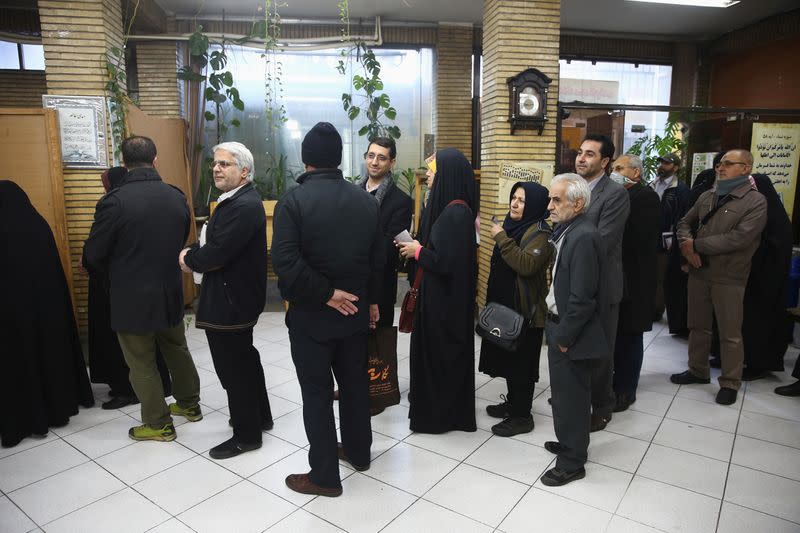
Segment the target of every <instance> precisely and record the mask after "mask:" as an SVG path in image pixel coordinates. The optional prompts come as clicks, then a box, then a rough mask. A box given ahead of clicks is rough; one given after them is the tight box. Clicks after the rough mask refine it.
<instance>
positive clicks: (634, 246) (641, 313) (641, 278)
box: [618, 183, 661, 335]
mask: <svg viewBox="0 0 800 533" xmlns="http://www.w3.org/2000/svg"><path fill="white" fill-rule="evenodd" d="M628 195H629V197H630V200H631V212H630V215H629V216H628V220H627V222H626V223H625V232H624V233H623V237H622V272H623V291H622V301H621V302H620V306H619V326H618V331H619V332H620V333H623V334H627V335H630V334H636V333H642V332H644V331H650V330H651V329H652V328H653V313H652V309H653V307H654V305H655V297H656V284H657V283H658V269H657V259H656V253H657V248H658V238H659V236H660V234H661V220H660V219H661V217H660V214H659V212H660V209H659V199H658V194H656V192H655V191H653V189H651V188H650V187H646V186H644V185H642V184H641V183H637V184H636V185H633V186H631V187H630V188H629V189H628Z"/></svg>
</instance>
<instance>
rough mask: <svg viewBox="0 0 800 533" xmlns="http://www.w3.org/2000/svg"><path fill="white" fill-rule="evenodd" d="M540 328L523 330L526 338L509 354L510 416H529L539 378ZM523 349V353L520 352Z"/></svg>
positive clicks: (542, 331)
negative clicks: (514, 351) (515, 350)
mask: <svg viewBox="0 0 800 533" xmlns="http://www.w3.org/2000/svg"><path fill="white" fill-rule="evenodd" d="M543 333H544V329H542V328H525V330H524V331H523V332H522V334H523V335H525V336H526V338H525V339H523V342H520V349H519V350H517V352H516V353H509V354H508V355H509V358H510V361H509V368H508V377H507V378H506V384H507V385H508V402H509V403H510V404H511V407H510V409H509V411H510V413H511V416H512V417H515V418H527V417H529V416H531V407H533V389H534V385H535V383H536V381H538V376H539V358H540V355H541V350H542V335H543ZM523 347H524V352H523V351H520V350H522V349H523Z"/></svg>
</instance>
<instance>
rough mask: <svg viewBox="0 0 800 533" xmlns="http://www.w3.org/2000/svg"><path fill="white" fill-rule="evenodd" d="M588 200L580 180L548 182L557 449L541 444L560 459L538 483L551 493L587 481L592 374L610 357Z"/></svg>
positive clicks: (598, 250)
mask: <svg viewBox="0 0 800 533" xmlns="http://www.w3.org/2000/svg"><path fill="white" fill-rule="evenodd" d="M590 200H591V192H590V190H589V187H588V186H587V184H586V182H585V181H584V179H583V178H581V177H580V176H578V175H577V174H561V175H559V176H556V177H555V178H553V182H552V184H551V186H550V205H549V206H548V209H549V210H550V218H551V220H552V221H553V222H555V223H557V224H558V226H556V229H555V230H554V231H553V235H552V237H551V241H552V242H553V244H554V245H555V247H556V259H555V263H554V266H553V283H552V285H551V286H550V292H549V293H548V295H547V298H545V303H546V304H547V322H546V323H545V332H546V334H547V357H548V361H549V363H550V388H551V390H552V393H553V397H552V405H553V425H554V428H555V433H556V438H558V442H555V441H550V442H546V443H545V445H544V447H545V448H546V449H547V450H548V451H550V452H552V453H555V454H557V455H558V459H557V460H556V466H555V468H552V469H550V470H548V471H547V472H545V473H544V475H542V483H544V484H545V485H548V486H560V485H565V484H567V483H569V482H571V481H575V480H576V479H581V478H583V477H584V476H585V475H586V471H585V470H584V467H583V465H584V464H585V463H586V459H587V450H588V447H589V428H590V424H591V415H590V410H591V399H592V372H593V370H594V369H595V367H596V366H597V365H598V364H601V363H602V362H604V361H606V360H608V359H610V355H611V354H610V351H609V348H608V341H607V339H606V335H605V331H604V327H603V320H604V318H605V316H606V315H605V314H606V313H607V312H608V305H609V304H608V296H607V290H608V289H607V285H606V283H605V277H604V274H605V267H606V254H605V249H604V247H603V245H602V243H601V238H600V232H599V231H597V229H596V228H595V226H594V224H592V222H591V220H590V219H589V217H588V216H587V215H586V214H585V213H586V210H587V208H588V207H589V204H590Z"/></svg>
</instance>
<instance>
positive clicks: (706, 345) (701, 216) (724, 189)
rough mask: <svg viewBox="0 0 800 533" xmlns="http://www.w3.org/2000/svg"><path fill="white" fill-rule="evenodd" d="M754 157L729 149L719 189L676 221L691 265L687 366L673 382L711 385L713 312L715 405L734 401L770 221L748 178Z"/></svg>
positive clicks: (681, 241) (699, 200)
mask: <svg viewBox="0 0 800 533" xmlns="http://www.w3.org/2000/svg"><path fill="white" fill-rule="evenodd" d="M752 169H753V155H752V154H751V153H750V152H748V151H747V150H731V151H729V152H727V153H726V154H725V156H724V157H723V158H722V160H721V161H720V167H719V177H718V178H717V184H716V188H715V190H710V191H706V192H704V193H703V194H702V195H701V196H700V198H699V199H698V200H697V203H695V204H694V206H693V207H692V208H691V209H690V210H689V212H688V213H686V216H685V217H683V219H681V221H680V222H679V223H678V232H677V233H678V240H679V241H680V246H681V253H682V254H683V256H684V257H685V258H686V260H687V261H688V263H689V320H688V325H689V330H690V333H689V370H687V371H685V372H682V373H680V374H673V375H672V376H671V377H670V380H671V381H672V382H673V383H678V384H680V385H687V384H690V383H709V364H708V353H709V350H710V348H711V321H712V311H713V313H714V314H715V315H716V317H717V324H718V326H719V338H720V351H721V358H722V375H721V376H720V377H719V385H720V390H719V392H718V393H717V403H720V404H723V405H730V404H732V403H734V402H735V401H736V395H737V391H738V390H739V387H740V386H741V383H742V382H741V378H742V366H743V362H744V348H743V345H742V312H743V309H742V308H743V300H744V289H745V286H746V285H747V277H748V276H749V274H750V262H751V258H752V256H753V253H754V252H755V250H756V248H758V244H759V242H760V236H761V232H762V230H763V229H764V225H765V224H766V221H767V204H766V200H765V199H764V197H763V196H762V195H761V193H760V192H758V191H757V190H756V188H755V187H754V186H753V184H752V182H751V181H750V172H751V170H752Z"/></svg>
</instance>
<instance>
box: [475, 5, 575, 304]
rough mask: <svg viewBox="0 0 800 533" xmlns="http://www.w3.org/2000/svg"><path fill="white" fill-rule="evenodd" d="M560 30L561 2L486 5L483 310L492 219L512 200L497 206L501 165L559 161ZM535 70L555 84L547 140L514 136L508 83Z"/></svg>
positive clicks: (549, 100) (480, 281)
mask: <svg viewBox="0 0 800 533" xmlns="http://www.w3.org/2000/svg"><path fill="white" fill-rule="evenodd" d="M560 26H561V2H560V0H549V1H548V0H542V1H537V2H530V1H526V0H485V1H484V11H483V98H482V102H481V117H482V124H481V129H482V139H481V207H480V210H481V248H480V256H479V257H480V259H479V265H478V304H479V305H483V304H484V303H485V301H486V283H487V281H488V277H489V262H490V259H491V254H492V248H493V247H494V240H493V239H492V237H491V236H490V234H489V227H490V218H491V216H492V215H497V216H502V215H503V214H505V212H506V211H507V210H508V204H507V201H506V200H503V201H502V202H500V203H498V201H497V200H498V198H497V195H498V188H499V171H500V164H501V163H502V162H503V161H537V162H542V163H552V162H553V160H554V159H555V148H556V105H557V102H558V69H559V67H558V59H559V32H560ZM531 66H533V67H536V68H538V69H539V70H541V71H542V72H543V73H544V74H546V75H547V76H549V77H550V78H552V80H553V82H552V83H551V84H550V90H549V93H548V98H547V114H548V117H549V121H548V122H547V123H546V125H545V128H544V132H543V133H542V135H541V136H540V135H538V134H537V132H534V131H531V130H525V131H518V132H517V133H516V134H515V135H511V132H510V129H509V124H508V86H507V85H506V79H507V78H509V77H510V76H514V75H516V74H518V73H519V72H521V71H523V70H525V69H527V68H528V67H531Z"/></svg>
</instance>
